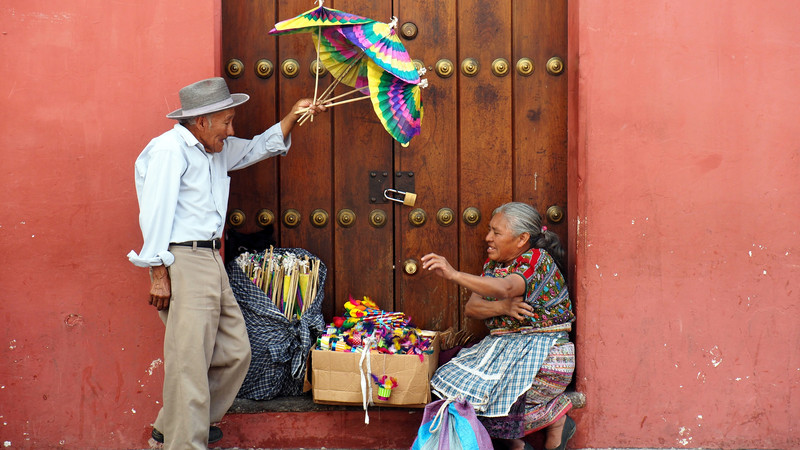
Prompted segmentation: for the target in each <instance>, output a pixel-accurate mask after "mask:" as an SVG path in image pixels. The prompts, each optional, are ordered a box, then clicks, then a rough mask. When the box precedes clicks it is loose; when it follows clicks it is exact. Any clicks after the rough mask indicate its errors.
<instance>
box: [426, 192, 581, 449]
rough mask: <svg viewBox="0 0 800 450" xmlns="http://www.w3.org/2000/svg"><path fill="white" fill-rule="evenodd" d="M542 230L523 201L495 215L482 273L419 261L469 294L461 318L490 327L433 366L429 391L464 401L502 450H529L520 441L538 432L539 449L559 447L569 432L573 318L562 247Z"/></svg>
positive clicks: (432, 258)
mask: <svg viewBox="0 0 800 450" xmlns="http://www.w3.org/2000/svg"><path fill="white" fill-rule="evenodd" d="M541 223H542V218H541V215H540V214H539V213H538V211H536V209H534V208H533V207H531V206H529V205H527V204H524V203H516V202H512V203H506V204H505V205H502V206H500V207H499V208H497V209H496V210H495V211H494V213H493V214H492V220H491V221H490V222H489V232H488V234H487V235H486V243H487V248H486V253H487V254H488V259H487V260H486V262H485V263H484V265H483V272H482V273H481V275H480V276H478V275H470V274H467V273H464V272H459V271H457V270H455V269H454V268H453V267H452V266H451V265H450V264H449V263H448V262H447V260H446V259H445V258H443V257H442V256H439V255H437V254H434V253H430V254H428V255H425V256H424V257H423V258H422V268H423V269H427V270H430V271H433V272H434V273H436V274H437V275H439V276H441V277H443V278H445V279H447V280H451V281H453V282H455V283H457V284H459V285H460V286H462V287H464V288H466V289H469V290H470V291H472V296H471V297H470V299H469V301H468V302H467V304H466V307H465V314H466V315H467V316H468V317H471V318H474V319H482V320H484V321H485V323H486V325H487V327H488V328H489V330H490V335H489V336H487V337H486V338H484V339H483V340H482V341H480V342H479V343H478V344H476V345H475V346H473V347H470V348H467V349H463V350H461V352H459V354H458V355H457V356H456V357H455V358H453V359H452V360H450V361H449V362H447V363H445V364H444V365H442V366H441V367H439V369H438V370H437V371H436V373H435V374H434V377H433V379H432V380H431V387H432V389H433V391H434V393H436V394H437V395H438V396H440V397H442V398H457V397H461V398H465V399H467V400H468V401H469V402H470V403H471V404H472V406H473V407H474V408H475V411H476V414H477V415H478V418H479V419H480V421H481V423H483V425H484V426H485V427H486V430H487V431H488V432H489V436H491V437H492V439H493V440H495V441H498V440H500V441H502V442H503V444H504V445H505V446H506V447H508V448H510V449H523V448H528V447H529V446H528V445H527V444H526V443H525V442H524V441H523V440H522V438H523V437H524V436H525V435H527V434H529V433H532V432H534V431H537V430H542V429H546V432H547V436H546V440H545V448H547V449H564V448H565V447H566V444H567V440H568V439H570V438H571V437H572V436H573V434H575V422H574V421H573V420H572V419H571V418H570V417H568V416H567V415H566V413H567V412H568V411H569V410H570V408H571V407H572V404H571V403H570V400H569V398H567V397H566V396H564V395H563V393H564V389H565V388H566V387H567V385H568V384H569V382H570V381H571V379H572V372H573V370H574V368H575V348H574V346H573V344H572V343H571V342H569V336H568V332H569V331H570V330H571V329H572V326H571V323H572V322H573V321H574V320H575V316H574V315H573V313H572V305H571V303H570V299H569V294H568V293H567V286H566V282H565V281H564V276H563V275H562V272H561V270H560V266H561V264H562V260H563V257H564V249H563V248H562V247H561V242H560V241H559V239H558V235H556V234H555V233H553V232H552V231H547V227H543V226H541Z"/></svg>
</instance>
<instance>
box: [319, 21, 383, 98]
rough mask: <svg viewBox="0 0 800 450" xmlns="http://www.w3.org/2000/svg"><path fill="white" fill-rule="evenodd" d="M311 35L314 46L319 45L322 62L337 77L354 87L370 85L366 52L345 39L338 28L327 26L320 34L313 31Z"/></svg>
mask: <svg viewBox="0 0 800 450" xmlns="http://www.w3.org/2000/svg"><path fill="white" fill-rule="evenodd" d="M311 37H312V38H313V40H314V46H317V45H319V60H320V62H321V63H322V65H324V66H325V68H326V69H328V71H329V72H330V73H331V75H332V76H333V77H334V78H335V79H337V80H339V81H340V82H342V83H344V84H346V85H348V86H352V87H354V88H362V87H365V86H368V85H369V82H368V81H367V60H368V58H366V57H365V55H366V54H365V53H364V51H363V50H361V49H360V48H359V47H357V46H356V45H355V44H353V43H351V42H350V41H348V40H347V39H345V37H344V36H343V35H342V34H341V33H340V32H339V30H338V29H337V28H334V27H328V28H325V29H323V30H322V32H321V33H320V34H319V35H318V34H317V33H312V34H311ZM365 91H366V89H365ZM365 93H366V92H365Z"/></svg>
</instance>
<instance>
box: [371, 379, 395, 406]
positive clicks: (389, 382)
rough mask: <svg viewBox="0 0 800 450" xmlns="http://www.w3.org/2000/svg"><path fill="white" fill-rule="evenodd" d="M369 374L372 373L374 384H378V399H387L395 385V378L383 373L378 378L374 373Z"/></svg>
mask: <svg viewBox="0 0 800 450" xmlns="http://www.w3.org/2000/svg"><path fill="white" fill-rule="evenodd" d="M370 375H372V379H373V380H374V381H375V384H377V385H378V399H379V400H383V401H386V400H389V397H391V396H392V389H394V388H396V387H397V379H396V378H395V377H390V376H388V375H384V376H382V377H380V378H378V376H377V375H375V374H374V373H371V374H370Z"/></svg>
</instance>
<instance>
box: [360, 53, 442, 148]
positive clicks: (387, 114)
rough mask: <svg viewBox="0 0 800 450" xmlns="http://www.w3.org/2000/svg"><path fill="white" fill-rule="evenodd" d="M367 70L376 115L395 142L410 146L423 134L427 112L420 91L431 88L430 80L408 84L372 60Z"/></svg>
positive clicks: (370, 94)
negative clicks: (409, 144) (410, 142)
mask: <svg viewBox="0 0 800 450" xmlns="http://www.w3.org/2000/svg"><path fill="white" fill-rule="evenodd" d="M367 69H368V78H369V96H370V99H371V100H372V108H373V109H374V110H375V114H376V115H377V116H378V119H379V120H380V121H381V123H382V124H383V127H384V128H386V131H387V132H389V134H390V135H391V136H392V137H393V138H394V139H395V140H397V141H398V142H400V143H401V144H403V145H404V146H405V145H408V143H409V141H411V138H413V137H414V136H416V135H418V134H419V133H420V129H421V126H422V113H423V109H422V99H421V98H420V88H425V87H427V86H428V80H422V81H421V82H418V83H417V84H412V83H407V82H405V81H403V80H401V79H400V78H397V77H396V76H394V75H393V74H392V73H390V72H387V71H385V70H383V68H382V67H380V66H378V65H377V64H375V63H374V62H372V60H370V61H369V63H368V64H367Z"/></svg>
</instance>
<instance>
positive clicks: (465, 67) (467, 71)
mask: <svg viewBox="0 0 800 450" xmlns="http://www.w3.org/2000/svg"><path fill="white" fill-rule="evenodd" d="M480 68H481V65H480V64H479V63H478V60H477V59H475V58H467V59H465V60H464V61H462V62H461V73H463V74H464V75H466V76H468V77H474V76H475V75H477V74H478V70H480Z"/></svg>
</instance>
